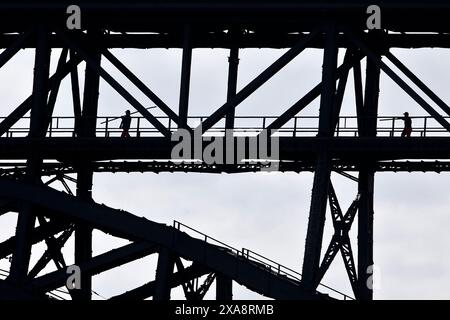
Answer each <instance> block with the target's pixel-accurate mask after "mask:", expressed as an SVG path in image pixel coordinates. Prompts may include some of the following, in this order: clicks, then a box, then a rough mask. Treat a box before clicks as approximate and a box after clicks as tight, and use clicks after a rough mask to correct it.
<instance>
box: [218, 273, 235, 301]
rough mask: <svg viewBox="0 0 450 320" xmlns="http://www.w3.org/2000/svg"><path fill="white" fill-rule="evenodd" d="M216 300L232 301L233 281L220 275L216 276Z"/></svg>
mask: <svg viewBox="0 0 450 320" xmlns="http://www.w3.org/2000/svg"><path fill="white" fill-rule="evenodd" d="M216 299H217V300H233V280H232V279H231V278H228V277H226V276H224V275H222V274H216Z"/></svg>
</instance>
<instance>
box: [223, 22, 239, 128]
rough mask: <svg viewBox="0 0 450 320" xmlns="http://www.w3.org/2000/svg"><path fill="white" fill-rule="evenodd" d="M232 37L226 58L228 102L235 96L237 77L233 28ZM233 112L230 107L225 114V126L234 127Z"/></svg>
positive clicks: (237, 55)
mask: <svg viewBox="0 0 450 320" xmlns="http://www.w3.org/2000/svg"><path fill="white" fill-rule="evenodd" d="M230 33H231V37H232V46H231V49H230V57H229V58H228V64H229V67H228V90H227V102H230V101H231V100H232V99H233V98H234V97H235V96H236V91H237V77H238V67H239V44H238V41H237V37H238V33H237V32H236V31H235V30H233V31H230ZM234 114H235V109H234V108H232V109H231V110H230V112H229V113H228V114H227V117H226V119H225V128H226V129H233V128H234Z"/></svg>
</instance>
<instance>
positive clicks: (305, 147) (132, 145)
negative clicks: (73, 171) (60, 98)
mask: <svg viewBox="0 0 450 320" xmlns="http://www.w3.org/2000/svg"><path fill="white" fill-rule="evenodd" d="M174 145H175V142H171V141H170V140H168V139H166V138H158V137H155V138H131V139H121V138H77V139H73V138H0V158H1V159H4V160H8V159H15V160H17V159H27V157H28V155H29V154H30V153H34V154H36V155H39V156H42V157H43V158H44V159H48V160H54V159H58V160H61V161H68V162H69V163H70V162H73V161H78V160H92V161H99V160H115V159H143V160H144V159H170V158H171V152H172V148H173V146H174ZM206 145H207V143H204V145H203V147H205V146H206ZM235 145H237V143H235ZM323 148H328V150H329V152H330V155H331V156H332V158H333V159H337V160H342V161H344V162H346V161H347V162H349V163H352V162H354V161H355V159H357V160H358V161H360V160H364V159H366V160H396V159H433V160H434V159H450V138H445V137H439V138H438V137H427V138H407V139H406V138H399V137H395V138H390V137H377V138H347V137H345V138H344V137H342V138H341V137H339V138H317V137H304V138H300V137H297V138H292V137H281V138H280V153H279V154H280V160H305V161H306V160H313V159H315V158H316V157H317V154H318V152H319V151H320V150H322V149H323Z"/></svg>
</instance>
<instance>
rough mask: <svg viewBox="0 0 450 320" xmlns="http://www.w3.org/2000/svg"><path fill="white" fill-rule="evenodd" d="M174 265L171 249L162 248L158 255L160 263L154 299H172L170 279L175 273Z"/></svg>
mask: <svg viewBox="0 0 450 320" xmlns="http://www.w3.org/2000/svg"><path fill="white" fill-rule="evenodd" d="M174 266H175V260H174V258H173V256H172V254H171V252H170V251H169V249H167V248H161V250H160V252H159V256H158V265H157V267H156V278H155V295H154V296H153V300H155V301H167V300H170V291H171V285H170V282H169V281H170V277H171V275H172V274H173V268H174Z"/></svg>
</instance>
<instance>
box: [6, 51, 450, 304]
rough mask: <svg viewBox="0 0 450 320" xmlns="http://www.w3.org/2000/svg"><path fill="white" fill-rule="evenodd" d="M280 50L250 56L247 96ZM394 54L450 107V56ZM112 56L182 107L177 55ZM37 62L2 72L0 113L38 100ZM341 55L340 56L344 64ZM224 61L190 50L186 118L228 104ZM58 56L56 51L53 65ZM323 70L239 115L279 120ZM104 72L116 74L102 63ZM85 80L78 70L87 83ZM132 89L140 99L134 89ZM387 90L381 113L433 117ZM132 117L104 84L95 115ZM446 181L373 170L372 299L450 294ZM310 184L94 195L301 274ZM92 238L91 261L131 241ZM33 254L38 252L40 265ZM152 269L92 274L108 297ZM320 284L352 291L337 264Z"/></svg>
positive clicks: (289, 80) (295, 76)
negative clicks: (375, 281)
mask: <svg viewBox="0 0 450 320" xmlns="http://www.w3.org/2000/svg"><path fill="white" fill-rule="evenodd" d="M283 52H284V51H283V50H262V49H260V50H258V49H251V50H250V49H248V50H242V52H241V56H240V58H241V60H240V70H239V88H242V87H243V85H245V84H246V83H248V82H249V81H250V80H251V79H253V78H254V77H255V76H256V75H257V74H258V73H259V72H261V71H262V70H263V69H264V68H265V67H267V66H268V65H269V64H270V63H271V62H273V61H274V60H275V59H276V58H277V57H279V56H280V55H281V54H282V53H283ZM393 52H394V53H395V54H396V55H397V56H398V57H399V58H401V59H402V60H403V61H404V63H405V64H406V65H407V66H409V67H411V69H413V70H414V71H415V72H416V74H417V75H418V76H420V77H421V78H422V79H423V80H424V82H425V83H427V84H429V85H430V87H431V88H432V89H433V90H435V92H436V93H438V94H439V95H440V96H441V98H443V100H444V101H447V102H448V101H450V93H449V91H448V89H447V87H448V83H449V80H450V75H449V72H448V71H449V70H450V61H449V60H448V59H446V57H447V55H448V51H447V50H438V49H420V50H414V51H413V52H412V51H411V52H406V50H393ZM114 54H116V56H118V57H120V58H121V59H122V60H123V62H124V63H125V64H126V65H127V66H129V68H130V69H132V70H133V71H134V72H136V74H137V75H138V76H139V77H140V78H141V79H142V80H143V81H144V82H145V83H147V84H148V85H149V87H150V88H152V89H153V90H154V91H155V92H156V93H157V94H158V95H159V96H160V97H161V98H162V99H163V100H164V101H165V102H166V103H167V104H168V105H169V106H171V107H172V108H173V109H174V110H176V111H177V110H178V96H179V73H180V68H181V50H162V49H161V50H159V49H158V50H149V51H142V50H114ZM33 55H34V54H33V51H31V50H24V51H21V53H20V54H19V55H18V56H17V57H16V58H14V60H13V61H11V62H9V63H8V64H7V65H6V66H5V67H4V68H2V69H1V70H0V79H2V83H3V85H2V86H1V87H0V96H1V97H2V106H1V110H0V116H5V115H7V114H8V113H9V112H10V111H11V110H13V108H14V107H15V106H17V105H18V104H19V103H20V102H21V101H22V100H23V99H24V98H26V97H27V96H28V95H29V93H30V92H31V81H32V70H33V67H32V63H33ZM342 55H343V54H342V52H341V53H340V56H341V58H342ZM227 58H228V52H227V51H226V50H207V49H202V50H194V55H193V65H192V68H193V69H192V85H191V98H190V112H189V113H190V115H204V114H211V113H212V112H213V111H214V110H215V109H216V108H217V107H219V106H220V105H222V103H223V102H224V100H225V97H226V83H227ZM56 59H57V57H56V55H55V56H54V58H53V61H54V62H55V60H56ZM321 63H322V54H321V51H320V50H316V49H310V50H306V51H305V52H304V53H302V54H301V55H300V56H299V57H297V58H296V59H295V60H294V61H293V62H292V63H291V64H290V65H288V66H287V67H286V68H285V69H283V70H282V71H281V72H280V73H279V74H278V75H277V76H276V77H274V79H272V80H270V81H269V82H268V83H267V84H265V85H264V86H263V87H262V88H261V89H260V90H259V91H257V92H256V93H255V94H254V95H252V96H251V97H250V98H249V99H247V100H246V101H245V102H244V103H242V105H241V106H239V107H238V109H237V110H238V111H237V114H240V115H277V114H280V113H281V112H282V111H283V110H285V109H286V108H287V107H289V106H290V105H291V104H292V103H293V102H295V101H296V100H297V99H298V98H300V97H301V96H302V95H303V94H304V93H306V92H307V91H308V90H309V89H311V88H312V87H313V86H315V85H316V84H317V83H318V82H319V81H320V78H321ZM104 66H105V67H106V68H108V69H110V66H109V65H108V64H107V63H106V62H105V63H104ZM53 67H54V63H53ZM113 74H116V73H115V72H113ZM83 75H84V71H83V70H82V69H81V68H80V78H81V79H82V76H83ZM119 79H121V80H123V78H119ZM122 83H126V82H122ZM127 88H130V86H129V85H127ZM348 89H349V90H348V91H347V94H346V96H345V99H344V106H343V111H342V114H343V115H354V114H355V111H354V110H355V106H354V100H353V82H352V77H351V76H350V79H349V86H348ZM130 91H131V92H137V90H134V89H133V88H130ZM380 91H381V92H380V108H379V109H380V115H397V114H402V113H403V112H404V111H409V113H410V114H411V115H413V116H414V115H425V114H426V113H425V112H424V111H423V110H421V108H420V107H419V106H417V105H416V104H415V103H414V101H412V99H410V98H409V97H408V96H407V95H406V94H405V93H403V92H402V91H401V90H400V89H399V88H398V87H397V86H396V84H395V83H393V82H392V81H391V80H389V79H387V77H386V76H384V75H383V77H382V83H381V90H380ZM69 92H70V82H69V81H68V80H65V81H64V83H63V86H62V88H61V91H60V96H59V97H58V102H57V106H56V110H55V114H56V115H71V106H72V104H71V98H70V95H69ZM137 96H138V97H139V100H140V101H142V102H143V104H144V105H152V104H151V102H149V101H148V100H147V99H146V98H145V97H144V96H143V95H142V94H137ZM318 101H319V100H316V101H314V103H312V104H311V105H310V106H309V107H308V108H307V109H305V110H304V113H303V114H308V115H317V113H318V111H317V110H318ZM126 109H132V107H131V106H129V105H128V104H127V103H126V102H125V101H124V100H123V99H122V98H121V97H120V96H119V95H118V94H117V93H115V92H114V91H113V89H111V88H110V87H109V85H108V84H106V83H105V82H103V81H102V83H101V90H100V112H99V113H100V114H101V115H113V116H117V115H121V114H122V113H123V112H124V111H125V110H126ZM448 178H449V176H448V174H445V173H443V174H435V173H427V174H423V173H414V174H408V173H397V174H392V173H377V175H376V185H375V226H374V237H375V239H374V250H375V257H374V260H375V264H376V266H377V268H378V270H379V275H380V277H379V280H380V281H379V282H380V288H379V289H377V290H375V298H376V299H443V298H446V299H449V298H450V292H448V289H447V284H450V255H449V254H448V252H449V250H447V249H448V247H449V246H450V234H449V233H448V232H447V229H448V228H449V227H450V215H449V211H450V197H449V196H448V188H447V185H448V182H447V181H448ZM312 179H313V175H312V174H311V173H301V174H295V173H249V174H238V175H212V174H195V173H192V174H185V173H177V174H169V173H162V174H159V175H157V174H153V173H144V174H141V173H134V174H97V175H96V176H95V178H94V191H93V194H94V199H95V200H96V201H97V202H100V203H105V204H107V205H108V206H111V207H115V208H121V209H125V210H128V211H130V212H132V213H134V214H135V215H138V216H145V217H147V218H148V219H151V220H154V221H157V222H163V223H167V224H171V223H172V221H173V220H174V219H176V220H178V221H181V222H183V223H185V224H187V225H190V226H192V227H194V228H196V229H198V230H200V231H203V232H205V233H207V234H209V235H211V236H213V237H215V238H217V239H219V240H222V241H224V242H226V243H229V244H230V245H233V246H235V247H238V248H241V247H245V248H249V249H252V250H254V251H256V252H258V253H261V254H263V255H264V256H267V257H269V258H271V259H273V260H275V261H278V262H280V263H282V264H284V265H286V266H288V267H291V268H292V269H295V270H298V271H300V272H301V264H302V256H303V250H304V240H305V237H306V227H307V219H308V213H309V202H310V196H311V187H312ZM332 179H333V183H334V186H335V189H336V192H337V194H338V197H339V200H340V202H341V206H342V208H343V210H346V209H347V207H348V206H349V204H350V203H351V201H352V200H353V199H354V197H355V196H356V183H354V182H352V181H350V180H347V179H345V178H343V177H341V176H338V175H335V174H333V177H332ZM328 214H329V213H327V215H328ZM15 218H16V215H15V214H7V215H4V216H1V217H0V240H3V239H5V238H8V237H9V236H11V234H12V232H13V231H14V225H15ZM356 225H357V224H356V222H355V223H354V227H353V229H352V236H353V239H352V241H353V242H352V245H353V248H354V249H356V233H355V230H356ZM331 231H332V230H331V219H330V216H329V215H328V216H327V226H326V235H325V241H324V244H323V247H324V248H323V250H325V249H326V246H327V245H328V242H327V241H328V240H329V238H330V236H331ZM95 240H96V242H95V243H94V248H95V253H99V252H102V251H105V250H107V249H109V248H110V247H111V246H119V245H121V244H124V243H125V242H124V241H122V240H112V239H110V238H109V237H106V236H103V235H101V234H100V233H96V234H95ZM72 249H73V243H72V241H69V243H68V246H67V248H66V249H65V252H66V256H67V257H68V262H71V261H73V260H72V257H71V255H72V252H73V251H72ZM37 256H38V255H37V254H36V255H34V259H36V257H37ZM355 258H356V257H355ZM154 264H155V259H154V258H153V257H151V258H147V259H143V260H140V261H137V262H135V263H132V264H130V265H127V266H125V267H121V268H117V269H114V270H112V271H110V272H107V273H105V274H103V275H101V276H98V277H96V278H94V279H95V280H94V286H95V287H94V290H95V291H97V292H98V293H100V294H101V295H102V296H105V297H109V296H112V295H114V294H117V293H120V292H121V291H123V290H125V289H132V288H133V287H135V286H138V285H141V284H144V283H145V282H148V281H151V280H152V279H153V278H154V272H155V269H154ZM5 265H6V261H5V260H1V261H0V267H4V266H5ZM324 282H325V283H326V284H328V285H330V286H332V287H334V288H336V289H339V290H341V291H344V292H346V293H351V289H350V286H349V284H348V280H347V276H346V273H345V269H344V267H343V264H342V261H341V257H340V256H338V257H337V258H336V259H335V261H334V263H333V265H332V267H331V269H330V270H329V272H328V273H327V275H326V276H325V278H324ZM209 296H210V295H209ZM173 297H175V298H181V297H182V295H181V292H180V290H179V289H177V290H175V292H174V293H173ZM210 297H211V296H210ZM234 297H235V298H237V299H243V298H257V295H255V294H254V293H251V292H249V291H248V290H246V289H244V288H242V287H239V286H237V285H236V286H235V292H234Z"/></svg>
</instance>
